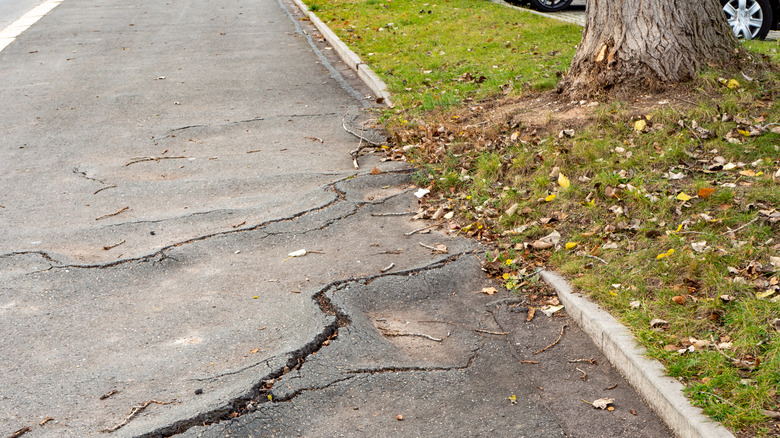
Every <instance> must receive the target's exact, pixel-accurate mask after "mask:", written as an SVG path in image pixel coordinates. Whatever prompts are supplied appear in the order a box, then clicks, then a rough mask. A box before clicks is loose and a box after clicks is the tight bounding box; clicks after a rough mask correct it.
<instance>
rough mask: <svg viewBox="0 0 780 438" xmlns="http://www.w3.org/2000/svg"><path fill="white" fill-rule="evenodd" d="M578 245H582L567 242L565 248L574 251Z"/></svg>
mask: <svg viewBox="0 0 780 438" xmlns="http://www.w3.org/2000/svg"><path fill="white" fill-rule="evenodd" d="M578 243H580V242H566V246H565V248H566V249H572V248H574V247H576V246H577V244H578Z"/></svg>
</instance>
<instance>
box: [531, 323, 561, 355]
mask: <svg viewBox="0 0 780 438" xmlns="http://www.w3.org/2000/svg"><path fill="white" fill-rule="evenodd" d="M564 330H566V324H564V325H562V326H561V334H560V335H558V339H556V340H555V342H553V343H552V344H550V345H548V346H546V347H544V348H542V349H541V350H539V351H534V354H539V353H542V352H544V351H547V349H548V348H551V347H553V346H555V345H556V344H557V343H558V342H561V338H562V337H563V331H564Z"/></svg>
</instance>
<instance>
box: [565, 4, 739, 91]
mask: <svg viewBox="0 0 780 438" xmlns="http://www.w3.org/2000/svg"><path fill="white" fill-rule="evenodd" d="M586 15H587V16H586V22H585V29H584V30H583V38H582V43H580V45H579V47H578V49H577V52H576V53H575V55H574V60H573V61H572V64H571V67H570V68H569V73H568V74H567V75H566V77H565V78H564V79H563V81H561V83H560V84H559V87H558V89H559V91H561V92H564V93H567V94H570V95H571V96H592V95H595V94H600V93H602V92H604V91H610V90H613V89H615V88H620V89H626V88H628V89H634V88H638V89H647V88H648V87H653V88H655V87H656V86H658V85H662V84H669V83H675V82H682V81H686V80H690V79H692V78H694V77H695V75H696V72H697V70H699V69H700V68H701V67H702V66H704V65H706V64H708V63H709V64H711V65H712V64H724V65H725V64H729V63H731V62H733V61H735V60H736V57H737V47H738V42H737V40H736V39H735V38H734V35H733V34H732V32H731V29H730V27H729V25H728V23H727V22H726V20H725V18H724V16H723V12H722V10H721V7H720V3H719V1H718V0H587V14H586Z"/></svg>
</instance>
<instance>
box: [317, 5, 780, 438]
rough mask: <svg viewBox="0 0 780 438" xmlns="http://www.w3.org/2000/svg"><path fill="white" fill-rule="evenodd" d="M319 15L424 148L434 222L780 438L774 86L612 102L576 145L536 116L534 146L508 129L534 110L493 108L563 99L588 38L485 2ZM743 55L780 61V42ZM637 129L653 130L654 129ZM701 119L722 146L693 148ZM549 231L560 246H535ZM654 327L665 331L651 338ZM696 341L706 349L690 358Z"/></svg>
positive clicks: (702, 88) (697, 87)
mask: <svg viewBox="0 0 780 438" xmlns="http://www.w3.org/2000/svg"><path fill="white" fill-rule="evenodd" d="M309 5H310V6H312V7H316V10H317V14H318V15H319V16H320V17H321V18H323V19H324V20H325V21H326V22H327V23H328V25H329V26H330V27H331V28H333V29H334V30H335V31H336V32H337V33H338V34H339V36H340V37H341V38H343V39H344V40H345V41H346V42H347V44H348V45H350V47H351V48H352V49H353V50H355V52H356V53H358V55H359V56H361V58H362V59H363V60H365V61H367V62H368V63H369V64H370V65H371V67H372V68H373V69H374V70H375V71H377V73H378V74H379V75H380V76H381V77H382V78H383V80H385V81H386V82H387V83H388V85H389V87H390V91H391V93H392V94H393V99H394V102H396V108H394V109H393V110H389V111H388V115H387V117H386V118H385V120H387V124H388V128H389V129H390V131H391V133H392V134H393V135H394V137H395V138H396V139H398V144H396V145H395V146H396V147H400V146H405V145H414V146H415V147H414V148H413V149H411V151H410V152H409V153H408V154H407V157H408V159H409V160H410V161H412V162H413V163H414V165H416V166H418V167H419V171H418V173H417V174H416V175H415V177H414V179H415V182H416V183H417V184H419V185H421V186H429V187H430V188H431V189H432V190H433V193H432V194H433V195H434V196H433V198H432V200H431V201H430V203H431V204H430V208H431V209H435V208H438V206H439V205H447V206H448V207H451V208H452V210H453V211H455V212H456V215H455V218H454V221H455V222H457V223H458V224H459V225H460V226H461V227H462V228H461V234H463V235H468V236H473V237H474V238H480V239H483V240H484V241H485V242H486V243H488V244H490V245H492V246H493V249H492V251H490V253H489V255H488V260H487V261H488V262H492V261H494V260H497V261H499V262H500V263H501V264H502V266H503V268H502V269H503V271H502V272H503V280H504V281H505V285H506V286H507V287H508V288H509V289H511V290H517V291H518V292H522V289H523V287H524V284H525V283H523V281H520V280H519V279H520V277H521V276H522V273H523V272H530V271H531V270H532V269H534V268H535V267H536V266H539V265H546V266H549V267H552V268H555V269H557V270H558V271H560V272H561V273H563V274H564V275H566V276H567V278H568V279H569V280H570V281H571V282H572V283H573V284H574V285H575V287H577V288H578V289H579V290H582V291H584V292H586V293H588V294H589V295H590V296H591V298H593V299H594V300H596V301H598V302H599V304H601V305H602V306H603V307H604V308H606V309H608V310H609V311H610V312H612V314H613V315H615V316H616V317H617V318H619V319H620V320H621V321H623V322H624V323H625V324H626V325H627V326H628V327H629V328H630V329H631V330H632V331H633V333H634V334H635V335H636V337H637V339H638V340H639V341H640V343H641V344H642V345H643V346H645V347H646V348H647V349H648V352H649V354H650V355H651V356H652V357H655V358H657V359H659V360H661V361H662V362H663V363H664V364H665V366H666V368H667V371H668V373H669V375H671V376H674V377H676V378H678V379H679V380H680V381H682V382H683V383H684V384H685V388H686V389H685V391H686V394H687V395H688V396H689V397H690V399H691V401H692V402H693V403H694V404H696V405H698V406H701V407H702V408H703V409H704V411H705V412H706V413H707V414H708V415H711V416H712V417H713V418H715V419H717V420H719V421H722V422H723V423H724V424H725V425H726V426H727V427H729V428H731V429H733V430H736V431H740V432H742V433H744V434H748V435H757V436H776V434H777V433H778V429H777V428H776V425H775V423H773V422H772V420H770V419H768V417H766V416H765V415H763V414H762V410H773V411H778V410H780V396H779V395H778V394H777V388H778V387H780V334H779V333H778V331H777V329H775V328H774V327H773V326H772V322H773V321H774V320H775V319H777V318H780V298H778V297H780V287H778V282H780V280H779V279H778V276H779V274H778V272H777V268H776V267H774V266H773V265H772V264H771V263H770V260H774V259H770V257H778V256H780V237H778V236H780V221H774V222H773V221H772V219H770V218H769V216H767V215H771V214H773V212H776V211H777V210H778V209H780V180H778V181H776V180H775V178H773V175H774V174H775V172H777V171H778V169H780V134H778V133H772V132H771V131H770V129H769V128H771V126H770V127H767V129H765V130H763V131H762V132H760V133H754V134H757V135H750V133H749V131H750V130H751V129H750V126H751V125H752V126H759V125H766V124H770V123H779V122H780V105H778V103H777V102H776V101H775V97H776V96H778V95H780V75H778V73H777V72H773V71H771V69H765V70H764V71H759V72H753V73H751V74H749V75H747V77H745V76H743V75H741V74H740V73H734V72H732V73H724V72H717V71H708V72H703V73H702V75H701V77H700V79H699V80H697V81H695V82H694V83H693V84H690V85H688V86H687V87H688V89H689V90H690V93H688V94H687V95H684V96H682V97H683V98H684V100H685V101H686V102H688V104H686V105H659V106H658V107H657V108H654V109H647V108H643V109H642V110H641V112H639V110H636V109H634V107H632V105H631V103H624V102H613V103H608V104H602V105H600V106H598V107H596V108H593V109H590V110H589V111H590V113H589V114H588V115H587V118H588V122H587V123H580V125H578V127H577V128H576V129H575V135H574V136H573V137H567V136H563V137H559V136H558V135H557V134H558V132H559V128H557V127H556V128H555V129H554V130H545V129H544V126H545V124H546V123H547V122H552V125H553V126H558V125H555V123H556V122H555V120H554V119H555V117H554V116H552V115H545V114H539V116H538V120H537V121H536V124H537V125H539V126H541V127H542V129H540V130H539V131H538V132H534V131H533V129H534V128H533V127H529V126H527V125H528V124H527V123H526V122H522V123H518V122H513V117H514V116H516V115H522V114H521V113H522V111H523V109H522V108H517V109H516V110H515V111H514V112H509V113H505V114H502V115H501V116H496V117H493V116H492V115H493V114H494V113H492V112H491V108H496V107H497V108H500V103H501V102H500V101H499V100H497V99H498V98H500V97H501V96H504V95H506V96H507V97H510V98H511V97H517V96H526V97H527V96H528V95H531V94H532V93H539V92H542V91H545V90H550V89H551V88H553V87H554V86H555V85H556V83H557V81H558V75H559V74H560V73H561V72H565V71H566V70H567V68H568V65H569V63H570V60H571V57H572V56H573V52H574V47H575V45H576V44H578V43H579V39H580V31H581V29H580V28H578V27H575V26H571V25H567V24H561V23H559V22H555V21H551V20H547V19H544V18H541V17H538V16H536V15H532V14H529V13H527V12H523V11H517V10H514V9H509V8H505V7H502V6H500V5H497V4H494V3H490V2H486V1H478V0H450V1H444V2H441V3H436V4H435V6H434V4H433V3H422V2H400V1H395V2H391V1H378V0H349V1H348V0H332V1H324V0H323V1H310V2H309ZM428 11H430V13H428ZM389 23H393V24H392V25H389ZM380 28H381V30H380ZM745 47H746V48H748V49H749V50H752V51H754V52H760V53H763V54H766V55H767V56H768V57H769V58H771V59H773V60H775V62H780V54H778V52H780V46H778V43H777V42H757V41H751V42H747V43H745ZM467 73H468V75H467ZM481 76H484V77H485V79H484V81H482V80H476V81H475V80H473V79H474V78H477V79H479V78H480V77H481ZM468 78H471V80H468ZM722 78H725V79H736V80H737V81H738V82H739V84H740V86H739V87H738V88H736V89H730V88H727V87H726V86H724V85H723V84H722V83H721V81H720V79H722ZM459 79H463V80H459ZM506 84H512V87H511V90H510V89H508V88H507V87H504V90H506V93H505V92H504V91H502V87H501V86H502V85H506ZM676 92H677V93H679V91H676ZM677 96H680V95H679V94H677ZM490 98H492V99H490ZM480 99H484V102H480V101H479V100H480ZM510 100H511V99H510ZM550 100H552V99H550ZM656 100H668V101H674V99H673V98H668V99H665V98H664V96H659V97H658V99H656ZM526 101H530V100H529V99H527V100H526ZM497 102H498V103H497ZM510 103H512V104H515V105H516V100H513V101H511V102H510ZM674 103H679V102H676V101H675V102H674ZM482 105H484V106H485V107H486V108H487V109H483V108H482ZM491 105H493V107H491ZM488 107H490V108H488ZM724 114H725V115H726V116H727V117H724ZM640 115H641V116H644V117H645V118H647V119H649V120H650V122H649V123H648V129H647V130H646V131H645V132H641V133H640V132H636V131H635V129H634V127H635V122H636V120H638V118H639V116H640ZM680 121H682V123H680ZM694 121H695V125H698V126H699V127H700V128H701V129H706V130H709V132H711V136H710V137H709V138H706V139H703V138H699V136H698V135H695V134H693V131H694V127H693V126H694ZM702 132H703V131H702ZM434 133H435V135H434ZM729 139H730V140H729ZM720 161H722V163H721V164H725V165H727V166H725V167H723V166H721V167H717V166H715V164H717V163H718V162H720ZM732 165H733V168H732ZM558 173H563V174H564V175H565V177H566V178H567V179H568V181H569V186H568V187H567V188H565V187H563V186H562V184H561V183H560V182H559V181H562V180H559V178H558ZM778 179H780V178H778ZM563 185H566V184H563ZM708 189H714V191H712V192H711V193H710V192H708ZM551 195H555V196H554V197H553V196H551ZM514 205H517V206H516V207H514V208H513V209H514V210H515V213H514V214H512V215H508V214H507V213H506V212H507V210H508V209H510V207H513V206H514ZM508 230H513V231H512V232H511V233H507V231H508ZM553 230H556V231H558V232H559V233H560V234H561V236H562V237H561V241H560V242H559V244H558V246H557V247H556V248H554V249H549V250H534V249H532V248H530V247H529V246H528V245H529V244H531V243H533V241H534V240H536V239H538V238H540V237H543V236H546V235H548V234H550V233H551V232H552V231H553ZM730 230H736V231H735V232H733V233H730V232H729V231H730ZM701 242H705V243H704V244H702V243H701ZM567 243H570V245H569V246H570V247H571V248H569V249H567V248H566V244H567ZM575 243H576V245H575ZM697 248H698V249H697ZM671 250H673V251H671ZM504 271H508V272H504ZM499 275H501V274H499ZM769 290H774V291H775V292H774V293H772V294H770V295H766V293H767V291H769ZM764 295H766V296H764ZM761 297H763V298H761ZM682 299H684V301H681V300H682ZM675 300H677V301H679V302H680V303H678V302H675ZM654 319H662V320H665V321H667V323H666V324H664V325H663V326H661V327H656V328H653V327H651V326H650V322H651V321H652V320H654ZM691 339H693V340H694V341H706V342H709V343H710V345H708V346H705V347H702V348H701V349H697V350H695V351H685V352H684V353H680V351H681V350H685V349H686V348H687V347H688V346H690V345H691V342H692V341H691ZM712 344H719V345H720V348H721V349H720V350H718V349H716V348H714V346H713V345H712ZM734 360H736V361H737V365H739V364H740V363H743V364H742V365H744V364H745V363H748V362H750V363H751V364H752V368H751V367H746V366H742V365H741V367H740V366H736V365H735V363H734Z"/></svg>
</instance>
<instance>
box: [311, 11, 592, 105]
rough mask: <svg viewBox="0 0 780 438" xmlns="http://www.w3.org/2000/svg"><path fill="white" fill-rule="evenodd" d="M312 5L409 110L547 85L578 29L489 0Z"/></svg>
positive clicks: (567, 57)
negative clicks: (504, 90)
mask: <svg viewBox="0 0 780 438" xmlns="http://www.w3.org/2000/svg"><path fill="white" fill-rule="evenodd" d="M307 5H308V6H309V7H310V8H312V9H316V13H317V15H318V16H319V17H320V18H321V19H322V20H323V21H325V22H326V24H327V25H328V26H329V27H330V28H331V29H333V30H334V32H336V34H337V35H338V36H339V37H340V38H341V39H342V40H344V41H345V42H346V43H347V44H348V45H349V46H350V48H351V49H353V50H354V51H355V52H356V53H357V54H358V55H359V56H360V57H361V59H362V60H363V61H364V62H366V63H367V64H369V65H370V66H371V67H372V68H373V69H374V70H375V71H376V72H377V73H378V74H379V75H380V76H381V77H382V78H383V80H384V81H385V82H386V83H387V85H388V87H389V91H390V92H391V93H392V94H393V98H394V103H395V104H396V106H397V107H398V108H399V109H402V110H403V111H404V112H406V113H409V112H411V113H414V111H412V110H413V109H417V110H431V109H434V108H442V107H444V108H446V107H450V106H453V105H458V104H460V103H461V102H463V101H464V100H465V99H480V98H482V97H485V96H490V95H494V94H497V93H503V91H502V86H504V89H506V90H508V93H509V94H517V93H522V92H524V91H528V90H546V89H550V88H552V87H554V86H555V85H556V84H557V82H558V79H557V75H560V74H561V73H562V72H565V71H566V70H567V69H568V67H569V63H570V62H571V58H572V56H573V55H574V46H575V45H576V44H577V43H578V42H579V38H580V32H581V29H580V28H579V27H577V26H574V25H570V24H564V23H561V22H557V21H551V20H547V19H545V18H543V17H539V16H536V15H532V14H529V13H527V12H522V11H517V10H513V9H509V8H506V7H502V6H500V5H498V4H495V3H491V2H489V1H475V0H445V1H443V2H438V3H426V2H421V1H371V0H369V1H363V0H352V1H342V0H336V1H330V0H328V1H324V0H314V1H308V2H307ZM507 85H509V86H510V87H511V91H509V90H510V89H509V88H507Z"/></svg>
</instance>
